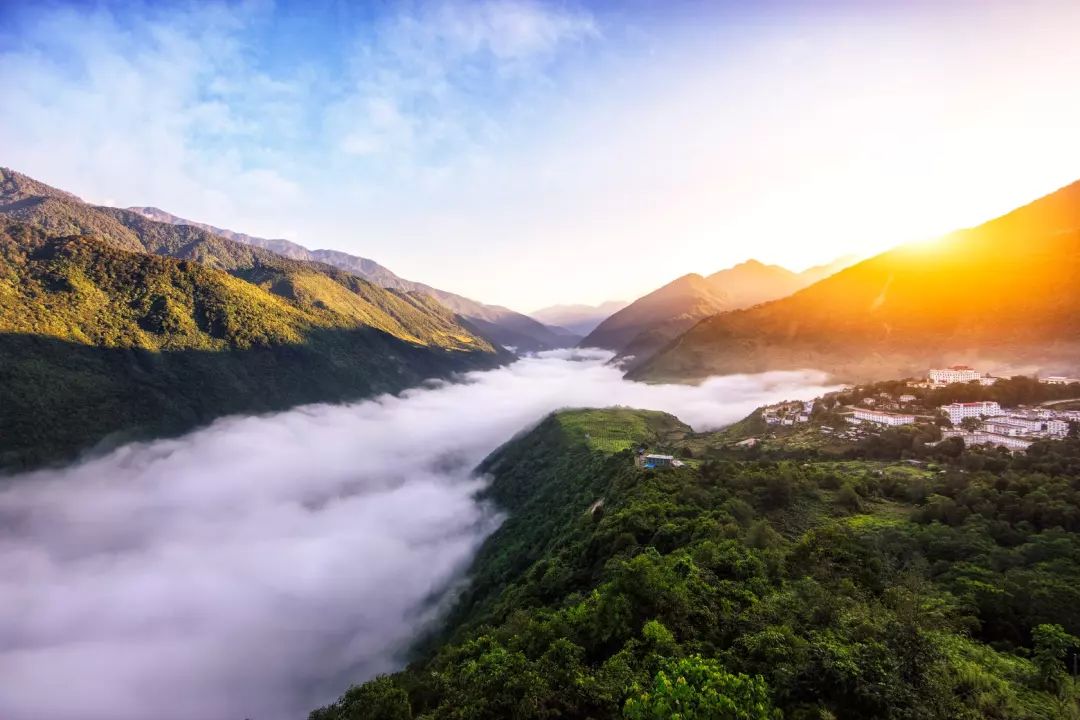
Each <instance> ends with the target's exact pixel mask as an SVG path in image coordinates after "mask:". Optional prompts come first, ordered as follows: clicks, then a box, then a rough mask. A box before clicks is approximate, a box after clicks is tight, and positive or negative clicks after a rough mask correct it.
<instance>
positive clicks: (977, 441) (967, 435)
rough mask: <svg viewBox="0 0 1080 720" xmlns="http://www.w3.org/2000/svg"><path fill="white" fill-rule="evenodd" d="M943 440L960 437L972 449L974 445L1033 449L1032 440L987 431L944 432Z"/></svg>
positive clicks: (942, 433)
mask: <svg viewBox="0 0 1080 720" xmlns="http://www.w3.org/2000/svg"><path fill="white" fill-rule="evenodd" d="M941 437H942V439H943V440H944V439H948V438H951V437H958V438H960V439H961V440H963V441H964V445H966V446H968V447H971V446H972V445H994V446H996V447H1003V448H1008V449H1009V450H1027V449H1028V448H1029V447H1031V442H1032V441H1031V440H1025V439H1024V438H1019V437H1012V436H1009V435H998V434H997V433H992V432H986V431H985V430H976V431H975V432H968V431H966V430H942V431H941Z"/></svg>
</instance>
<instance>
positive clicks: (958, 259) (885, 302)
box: [629, 183, 1080, 381]
mask: <svg viewBox="0 0 1080 720" xmlns="http://www.w3.org/2000/svg"><path fill="white" fill-rule="evenodd" d="M1077 287H1080V183H1076V184H1074V185H1070V186H1069V187H1066V188H1063V189H1062V190H1059V191H1058V192H1056V193H1054V194H1052V195H1049V196H1047V197H1045V198H1042V199H1041V200H1038V201H1036V202H1034V203H1032V204H1030V205H1028V206H1025V207H1023V208H1021V209H1019V210H1016V211H1015V212H1013V213H1010V214H1009V215H1006V216H1004V217H1002V218H999V219H997V220H994V221H992V222H989V223H986V224H985V225H982V226H980V227H977V228H974V229H971V230H965V231H962V232H958V233H954V234H953V235H950V236H948V237H945V238H942V239H940V240H938V241H936V242H933V243H924V244H913V245H909V246H903V247H900V248H897V249H895V250H891V251H889V252H886V253H882V254H881V255H878V256H875V257H873V258H871V259H869V260H866V261H865V262H862V263H859V264H858V265H855V266H853V267H850V268H848V269H846V270H843V271H841V272H839V273H837V274H835V275H833V276H831V277H829V278H826V279H825V280H822V281H821V282H818V283H816V284H815V285H812V286H811V287H809V288H806V289H805V290H802V291H800V292H798V293H796V294H794V295H792V296H791V297H788V298H784V299H782V300H776V301H774V302H770V303H766V304H764V305H761V306H758V307H754V308H750V309H746V310H741V311H734V312H725V313H722V314H719V315H716V316H713V317H711V318H709V319H707V320H704V321H702V322H701V323H699V324H697V325H695V326H694V327H693V328H691V329H690V330H688V331H687V332H686V333H685V334H683V335H682V336H680V337H678V338H676V339H675V340H673V341H672V342H671V343H670V344H669V345H668V346H666V347H665V348H664V349H663V350H661V351H660V352H658V353H657V354H656V355H655V356H653V357H652V358H650V359H648V360H646V361H644V362H643V363H641V364H639V365H637V366H636V367H634V368H632V369H631V371H630V373H629V377H631V378H634V379H640V380H649V381H688V380H689V381H693V380H697V379H701V378H704V377H707V376H709V375H713V374H727V373H735V372H761V371H765V370H787V369H800V368H816V369H820V370H825V371H828V372H830V373H832V374H834V375H836V376H837V377H839V378H840V379H843V380H851V381H860V380H867V379H873V378H880V377H904V376H909V375H917V374H921V373H923V372H925V370H926V368H927V367H931V366H934V365H938V364H946V363H952V362H966V363H968V364H977V365H978V366H979V367H983V368H987V369H988V370H994V371H996V372H998V373H1007V372H1009V371H1012V370H1023V371H1029V372H1030V371H1042V372H1043V373H1045V374H1055V373H1063V372H1071V371H1073V370H1076V369H1077V368H1078V366H1080V360H1078V358H1080V293H1078V292H1077V291H1076V288H1077Z"/></svg>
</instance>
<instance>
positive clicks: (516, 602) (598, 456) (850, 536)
mask: <svg viewBox="0 0 1080 720" xmlns="http://www.w3.org/2000/svg"><path fill="white" fill-rule="evenodd" d="M605 423H609V426H608V427H607V428H606V430H605V427H604V425H605ZM628 432H630V433H633V434H634V437H633V440H632V441H631V442H630V444H633V445H636V444H642V445H645V446H647V447H648V448H650V449H661V450H666V451H669V452H675V453H678V454H686V449H687V448H689V447H690V446H694V447H696V448H698V450H697V452H698V454H699V456H704V457H705V458H706V459H705V461H704V462H700V463H697V462H695V463H688V464H687V465H685V466H683V467H680V468H670V469H661V470H655V471H654V470H645V469H641V468H638V467H636V466H635V464H634V463H633V461H632V451H631V450H629V449H621V448H622V447H623V446H624V445H625V444H626V443H624V442H618V443H615V444H614V445H613V446H609V445H608V444H607V443H606V442H597V441H596V440H595V438H601V437H608V436H611V437H617V438H620V440H622V439H625V440H630V438H625V435H626V433H628ZM701 445H702V436H695V435H693V434H692V433H690V431H689V428H687V427H686V426H685V425H682V424H681V423H679V422H678V421H677V420H676V419H675V418H672V417H670V416H665V415H663V414H661V413H651V412H642V413H637V414H636V417H635V414H634V411H628V410H618V411H615V412H611V413H608V412H607V411H596V410H591V411H568V412H564V413H559V414H556V415H553V416H551V417H549V418H548V419H547V420H545V421H544V422H543V423H541V425H540V426H539V427H538V428H536V429H535V430H534V431H532V432H530V433H529V434H527V435H526V436H524V437H521V438H519V439H517V440H515V441H513V442H511V443H509V444H508V445H507V446H505V447H503V448H501V449H500V450H498V451H497V452H496V453H494V454H493V455H492V456H491V457H490V458H488V459H487V460H486V461H485V462H484V464H483V465H482V467H481V470H482V471H484V472H487V473H490V474H491V476H492V478H493V480H492V484H491V487H490V490H489V491H488V496H489V498H490V499H491V500H493V501H495V502H496V503H498V505H499V506H501V507H502V508H503V509H505V510H506V511H507V513H508V519H507V521H506V522H505V524H504V525H503V526H502V527H501V528H500V529H499V530H498V531H497V532H496V533H495V534H494V535H492V536H491V538H490V539H489V540H488V541H487V542H486V543H485V545H484V547H483V548H482V549H481V551H480V553H479V555H478V557H477V558H476V561H475V563H474V565H473V567H472V569H471V571H470V581H469V584H468V587H467V589H466V590H465V591H464V593H463V594H462V595H461V597H460V598H459V600H458V602H457V604H456V605H455V607H454V609H453V610H452V611H451V612H450V614H449V616H448V618H447V623H446V626H445V628H444V629H443V630H442V631H441V632H440V633H438V634H437V635H436V636H435V637H433V638H429V639H428V641H427V642H426V643H424V644H423V645H422V646H421V648H420V649H419V651H418V655H417V658H416V660H415V661H414V663H413V664H412V665H410V666H409V667H408V668H407V669H406V670H403V671H402V672H399V673H397V674H394V675H389V676H384V677H380V678H376V679H374V680H371V681H370V682H367V683H365V684H363V685H359V686H357V687H353V688H351V689H349V690H348V692H346V693H345V694H344V695H343V696H342V698H341V699H340V700H339V701H338V702H336V703H334V704H332V705H330V706H328V707H326V708H323V709H320V710H317V711H315V712H313V713H312V715H311V718H312V720H353V719H355V718H401V719H408V718H432V719H434V718H477V719H481V718H483V719H487V718H491V719H494V718H508V717H512V718H521V719H526V718H556V717H558V718H618V717H623V718H632V719H635V720H636V719H639V718H653V719H655V720H659V719H660V718H673V717H679V718H684V719H686V720H690V719H694V718H701V719H704V718H710V719H715V718H720V719H731V720H735V719H739V720H746V719H753V720H765V719H766V718H779V717H781V716H782V717H784V718H788V719H789V720H809V719H810V718H813V719H815V720H819V719H821V718H904V719H908V718H927V719H931V718H941V719H942V720H945V719H949V720H955V719H958V718H959V719H970V720H975V719H976V718H1001V719H1005V718H1039V719H1042V720H1051V719H1052V718H1053V719H1063V718H1077V717H1080V705H1078V700H1080V692H1078V685H1077V683H1076V681H1075V680H1074V679H1072V678H1071V677H1070V676H1069V671H1068V668H1069V662H1070V661H1071V658H1072V657H1073V654H1074V653H1075V652H1077V651H1078V650H1080V647H1078V646H1080V640H1078V639H1077V638H1076V637H1075V636H1076V635H1077V634H1080V535H1078V534H1077V533H1080V510H1078V509H1077V508H1078V507H1080V442H1078V441H1076V440H1070V441H1062V442H1052V443H1042V444H1040V445H1039V446H1038V447H1037V448H1033V451H1032V452H1031V453H1029V455H1027V456H1017V457H1016V458H1011V457H1010V456H1009V455H1008V454H1005V453H991V454H989V455H986V456H985V457H984V458H983V460H982V461H981V462H980V463H978V464H975V463H969V462H967V458H966V454H964V456H961V457H955V458H952V459H943V460H942V463H943V466H944V468H945V471H944V472H941V473H939V472H938V471H936V470H932V469H928V468H916V467H912V466H911V465H909V464H906V463H902V462H898V461H897V459H892V460H890V459H883V460H875V461H871V460H867V459H849V460H842V461H840V460H821V459H815V458H814V457H811V456H807V457H806V458H799V457H798V455H797V453H792V454H791V457H790V458H789V459H786V460H770V459H759V460H749V459H745V455H742V454H740V453H734V452H728V451H725V450H724V449H723V448H722V447H720V446H713V447H707V448H705V449H702V447H701ZM894 457H896V456H894ZM973 468H977V469H973Z"/></svg>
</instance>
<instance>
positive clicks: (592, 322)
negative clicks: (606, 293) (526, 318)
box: [529, 300, 630, 337]
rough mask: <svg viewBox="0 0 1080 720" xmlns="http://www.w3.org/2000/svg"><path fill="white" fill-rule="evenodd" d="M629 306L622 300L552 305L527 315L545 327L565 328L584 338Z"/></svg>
mask: <svg viewBox="0 0 1080 720" xmlns="http://www.w3.org/2000/svg"><path fill="white" fill-rule="evenodd" d="M629 304H630V303H628V302H626V301H624V300H609V301H607V302H604V303H600V304H599V305H552V306H551V307H546V308H543V309H542V310H537V311H536V312H532V313H529V315H531V316H532V317H533V318H535V319H537V320H539V321H540V322H542V323H544V324H545V325H548V326H555V327H559V328H565V329H567V330H569V331H570V332H571V333H575V334H577V335H580V336H582V337H584V336H586V335H588V334H589V333H591V332H592V331H593V330H595V329H596V326H597V325H599V324H600V323H601V322H603V321H604V320H606V319H607V318H608V317H610V316H611V315H612V314H614V313H616V312H618V311H619V310H622V309H623V308H624V307H626V306H627V305H629Z"/></svg>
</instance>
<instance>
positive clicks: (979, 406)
mask: <svg viewBox="0 0 1080 720" xmlns="http://www.w3.org/2000/svg"><path fill="white" fill-rule="evenodd" d="M941 410H942V412H944V413H945V414H946V415H948V416H949V420H950V421H952V424H953V425H959V424H960V421H961V420H963V419H964V418H969V417H973V418H981V417H983V416H986V417H993V416H995V415H1001V414H1002V412H1001V406H1000V405H998V404H997V402H996V401H995V400H981V401H979V402H967V403H950V404H949V405H942V406H941Z"/></svg>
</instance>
